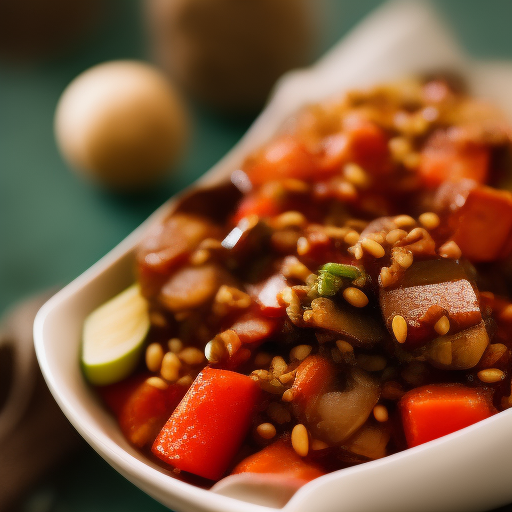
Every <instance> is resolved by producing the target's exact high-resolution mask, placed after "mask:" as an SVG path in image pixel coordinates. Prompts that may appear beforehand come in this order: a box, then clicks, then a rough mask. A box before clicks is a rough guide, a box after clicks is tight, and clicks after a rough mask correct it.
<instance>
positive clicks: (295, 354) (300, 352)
mask: <svg viewBox="0 0 512 512" xmlns="http://www.w3.org/2000/svg"><path fill="white" fill-rule="evenodd" d="M312 350H313V347H312V346H311V345H297V346H296V347H293V348H292V349H291V350H290V359H291V360H292V361H293V360H295V361H302V360H303V359H306V357H308V356H309V354H311V351H312Z"/></svg>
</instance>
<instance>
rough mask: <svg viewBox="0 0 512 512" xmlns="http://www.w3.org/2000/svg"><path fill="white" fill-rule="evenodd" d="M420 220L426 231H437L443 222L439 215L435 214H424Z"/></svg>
mask: <svg viewBox="0 0 512 512" xmlns="http://www.w3.org/2000/svg"><path fill="white" fill-rule="evenodd" d="M418 220H419V221H420V224H421V225H422V226H423V227H424V228H426V229H436V228H437V226H439V224H440V222H441V220H440V219H439V215H437V214H436V213H434V212H426V213H422V214H421V215H420V216H419V218H418Z"/></svg>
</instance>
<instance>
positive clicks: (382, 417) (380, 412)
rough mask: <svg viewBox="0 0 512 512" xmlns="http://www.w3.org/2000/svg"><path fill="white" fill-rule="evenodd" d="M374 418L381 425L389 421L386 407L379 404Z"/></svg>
mask: <svg viewBox="0 0 512 512" xmlns="http://www.w3.org/2000/svg"><path fill="white" fill-rule="evenodd" d="M373 417H374V418H375V419H376V420H377V421H378V422H379V423H385V422H386V421H388V419H389V413H388V409H387V407H386V406H385V405H381V404H378V405H376V406H375V407H374V408H373Z"/></svg>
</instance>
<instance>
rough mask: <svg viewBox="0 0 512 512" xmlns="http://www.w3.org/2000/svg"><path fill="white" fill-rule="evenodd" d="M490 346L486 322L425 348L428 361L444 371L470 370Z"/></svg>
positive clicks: (450, 335)
mask: <svg viewBox="0 0 512 512" xmlns="http://www.w3.org/2000/svg"><path fill="white" fill-rule="evenodd" d="M488 345H489V335H488V334H487V330H486V328H485V324H484V322H480V323H479V324H478V325H476V326H474V327H470V328H469V329H465V330H463V331H460V332H458V333H456V334H446V335H444V336H440V337H439V338H436V339H434V340H432V341H431V342H430V343H428V344H427V345H426V346H425V349H426V350H425V356H426V358H427V361H428V362H429V363H430V364H431V365H432V366H435V367H436V368H441V369H442V370H469V369H470V368H474V367H475V366H476V365H477V364H478V362H479V361H480V359H481V358H482V356H483V354H484V352H485V349H486V348H487V346H488Z"/></svg>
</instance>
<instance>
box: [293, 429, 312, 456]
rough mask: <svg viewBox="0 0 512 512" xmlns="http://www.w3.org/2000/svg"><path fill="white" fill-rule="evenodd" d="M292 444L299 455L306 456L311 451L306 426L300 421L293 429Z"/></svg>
mask: <svg viewBox="0 0 512 512" xmlns="http://www.w3.org/2000/svg"><path fill="white" fill-rule="evenodd" d="M292 446H293V449H294V450H295V452H296V453H297V455H299V456H301V457H305V456H306V455H307V454H308V452H309V437H308V431H307V429H306V427H305V426H304V425H303V424H302V423H299V424H297V425H295V427H293V430H292Z"/></svg>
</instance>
